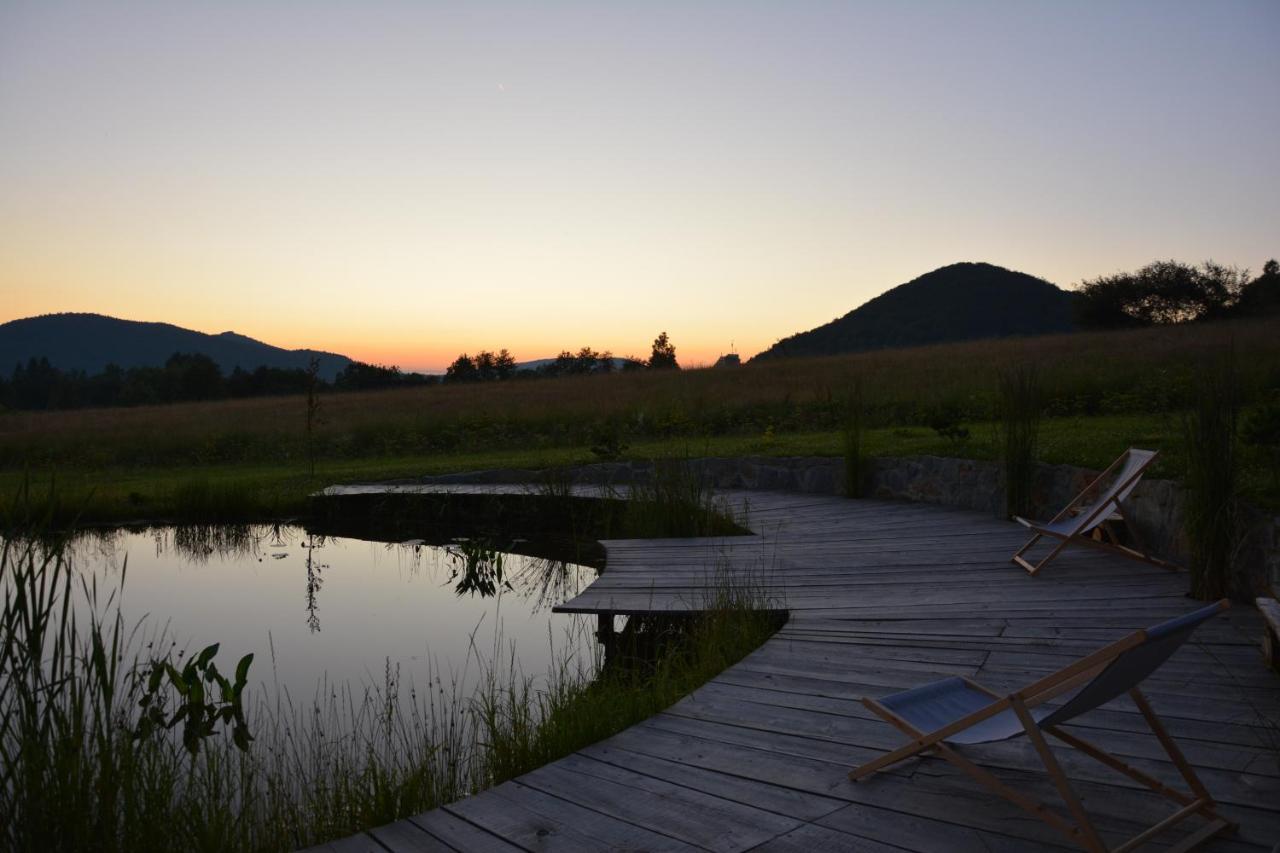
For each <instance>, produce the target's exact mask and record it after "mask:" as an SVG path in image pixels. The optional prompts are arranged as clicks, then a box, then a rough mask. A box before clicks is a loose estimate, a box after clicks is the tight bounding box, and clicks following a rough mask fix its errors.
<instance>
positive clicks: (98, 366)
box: [0, 314, 351, 381]
mask: <svg viewBox="0 0 1280 853" xmlns="http://www.w3.org/2000/svg"><path fill="white" fill-rule="evenodd" d="M175 352H181V353H201V354H204V355H207V356H209V357H210V358H212V359H213V360H214V361H215V362H217V364H218V366H219V367H221V368H222V370H223V372H224V373H230V372H231V371H233V370H234V369H235V368H236V367H240V368H242V369H244V370H249V371H251V370H253V369H254V368H257V367H262V366H265V367H275V368H282V369H287V370H291V369H295V368H302V369H305V368H306V367H307V362H308V361H309V360H310V358H311V356H312V355H316V356H318V357H319V359H320V376H321V377H322V378H324V379H326V380H330V381H332V380H333V378H334V377H335V376H337V375H338V373H339V372H340V371H341V370H342V369H343V368H344V367H346V366H347V365H348V364H350V363H351V359H349V358H347V357H346V356H344V355H336V354H334V353H328V352H316V351H313V350H287V349H281V348H280V347H273V346H271V345H270V344H264V343H263V342H262V341H258V340H254V339H253V338H249V337H246V336H244V335H239V334H236V333H235V332H223V333H222V334H219V335H206V334H204V333H203V332H196V331H193V330H191V329H183V328H181V327H179V326H171V325H169V324H168V323H140V322H136V321H134V320H118V319H116V318H115V317H105V316H103V315H101V314H45V315H43V316H40V317H27V318H26V319H22V320H13V321H10V322H8V323H3V324H0V372H3V373H6V374H7V373H8V371H10V370H12V369H13V367H14V365H16V364H18V363H19V362H22V363H25V362H26V361H27V360H28V359H31V358H36V359H39V358H42V357H43V358H47V359H48V360H49V363H50V364H51V365H53V366H54V367H56V368H59V369H61V370H83V371H85V372H86V373H91V374H92V373H98V372H101V370H102V369H103V368H104V367H106V366H107V365H108V364H115V365H118V366H119V367H122V368H126V369H127V368H130V367H160V366H163V365H164V363H165V360H166V359H168V358H169V356H171V355H173V354H174V353H175Z"/></svg>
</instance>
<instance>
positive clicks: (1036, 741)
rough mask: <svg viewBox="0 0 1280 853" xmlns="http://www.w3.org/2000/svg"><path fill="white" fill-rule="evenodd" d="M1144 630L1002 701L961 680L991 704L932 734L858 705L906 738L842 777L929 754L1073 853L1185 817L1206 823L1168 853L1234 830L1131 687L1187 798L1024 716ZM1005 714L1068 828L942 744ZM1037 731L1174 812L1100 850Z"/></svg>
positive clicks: (1143, 837)
mask: <svg viewBox="0 0 1280 853" xmlns="http://www.w3.org/2000/svg"><path fill="white" fill-rule="evenodd" d="M1229 606H1230V602H1228V601H1226V600H1224V601H1220V602H1219V603H1218V607H1219V609H1220V610H1226V609H1227V608H1228V607H1229ZM1146 639H1147V634H1146V631H1135V632H1134V633H1132V634H1130V635H1129V636H1127V637H1124V638H1123V639H1120V640H1117V641H1116V642H1114V643H1112V644H1110V645H1108V646H1105V647H1103V648H1101V649H1099V650H1098V651H1096V652H1094V653H1093V654H1091V655H1088V656H1086V657H1084V658H1081V659H1080V660H1078V661H1076V662H1075V663H1073V664H1071V665H1069V666H1067V667H1064V668H1063V669H1060V670H1058V671H1057V672H1055V673H1053V674H1052V675H1049V676H1046V677H1044V678H1042V679H1040V680H1039V681H1036V682H1034V683H1033V684H1031V685H1029V686H1028V687H1024V688H1023V689H1022V690H1019V691H1017V692H1015V693H1010V694H1009V695H1007V696H1001V695H1000V694H999V693H996V692H995V691H993V690H989V689H988V688H986V687H984V686H982V685H981V684H978V683H977V682H975V681H972V680H971V679H968V678H964V679H963V680H964V682H965V683H966V684H968V685H969V686H970V687H972V688H973V689H975V690H978V691H979V692H981V693H985V694H987V695H988V696H990V697H991V698H992V700H993V702H992V704H991V705H989V706H987V707H986V708H983V709H981V710H979V711H975V712H974V713H972V714H969V715H967V716H965V717H961V718H960V719H958V720H956V721H955V722H953V723H951V724H950V725H947V726H943V727H942V728H940V729H938V730H937V731H933V732H928V733H926V732H922V731H920V730H919V729H917V728H916V727H915V726H913V725H911V723H909V722H907V721H906V720H905V719H903V718H902V717H900V716H899V715H898V714H896V713H894V712H893V711H892V710H890V709H889V708H887V707H885V706H884V705H882V704H880V703H879V702H877V701H876V700H874V699H870V698H863V700H862V704H863V705H865V706H866V707H867V708H868V709H869V710H871V711H872V712H873V713H875V714H877V715H878V716H880V717H882V718H883V719H885V720H886V721H887V722H889V723H890V724H892V725H893V726H895V727H896V728H897V729H899V730H900V731H902V732H903V733H905V734H906V735H907V736H909V737H911V738H912V740H911V742H910V743H908V744H906V745H905V746H902V747H899V748H898V749H895V750H893V751H892V752H888V753H886V754H884V755H882V756H880V757H879V758H877V759H874V760H872V761H869V762H867V763H866V764H863V765H861V766H859V767H856V768H854V769H853V770H851V771H850V772H849V778H850V779H851V780H852V781H854V782H857V781H860V780H862V779H865V778H867V777H868V776H870V775H872V774H874V773H876V772H877V771H879V770H883V769H885V768H886V767H889V766H890V765H893V764H897V763H898V762H900V761H904V760H906V759H908V758H913V757H916V756H920V755H923V754H925V753H936V754H937V755H938V756H940V757H941V758H944V759H946V760H947V761H948V762H950V763H951V764H953V765H954V766H956V767H957V768H959V769H960V770H962V771H964V772H965V773H967V774H968V775H969V776H971V777H972V778H973V779H975V780H976V781H977V782H978V783H979V784H981V785H983V786H985V787H986V788H989V789H990V790H992V791H994V792H995V793H997V794H999V795H1000V796H1002V797H1004V798H1005V799H1007V800H1009V801H1010V802H1012V803H1014V804H1015V805H1017V806H1020V807H1021V808H1023V809H1025V810H1026V811H1028V812H1030V813H1031V814H1033V815H1035V816H1036V817H1037V818H1039V819H1040V820H1042V821H1044V822H1045V823H1046V824H1048V825H1049V826H1051V827H1053V828H1054V829H1056V830H1057V831H1059V832H1060V833H1062V834H1063V835H1065V836H1066V837H1067V838H1068V839H1070V840H1071V841H1073V842H1075V843H1076V844H1078V845H1079V846H1080V847H1082V848H1084V849H1085V850H1088V851H1091V853H1092V851H1099V853H1124V851H1129V850H1133V849H1134V848H1136V847H1138V846H1140V845H1142V844H1144V843H1146V842H1147V841H1149V840H1151V839H1152V838H1154V837H1155V836H1157V835H1159V834H1160V833H1161V832H1163V831H1165V830H1166V829H1168V828H1169V827H1171V826H1173V825H1174V824H1177V823H1179V822H1180V821H1182V820H1184V819H1185V818H1188V817H1191V816H1192V815H1197V814H1198V815H1200V816H1201V817H1203V818H1204V819H1205V820H1206V821H1207V823H1206V824H1205V825H1204V826H1203V827H1202V828H1201V829H1200V830H1198V831H1197V832H1195V833H1193V834H1191V835H1190V836H1187V837H1186V838H1184V839H1183V840H1182V841H1181V842H1180V843H1179V844H1177V845H1176V846H1174V847H1172V848H1170V850H1171V851H1178V853H1185V851H1189V850H1192V849H1194V848H1195V847H1198V846H1199V845H1201V844H1203V843H1204V842H1206V841H1208V840H1209V839H1210V838H1212V837H1213V836H1215V835H1217V834H1218V833H1220V832H1224V831H1232V832H1233V831H1235V829H1236V828H1237V827H1236V824H1234V823H1232V822H1231V821H1228V820H1227V819H1226V818H1224V817H1222V816H1221V815H1219V814H1218V813H1217V811H1216V810H1215V805H1216V804H1215V802H1214V800H1213V797H1212V796H1210V794H1209V791H1208V789H1206V788H1205V786H1204V783H1203V782H1201V781H1200V777H1199V776H1197V775H1196V772H1195V769H1194V768H1193V767H1192V766H1191V764H1190V762H1188V761H1187V759H1186V756H1184V755H1183V754H1182V750H1181V749H1179V748H1178V745H1177V743H1176V742H1174V740H1173V738H1172V736H1170V734H1169V732H1168V731H1167V730H1166V729H1165V727H1164V724H1163V723H1161V722H1160V718H1159V717H1158V716H1157V715H1156V712H1155V710H1154V709H1152V707H1151V705H1150V703H1148V702H1147V699H1146V697H1145V696H1144V695H1143V694H1142V691H1141V690H1139V689H1138V688H1136V687H1135V688H1133V689H1132V690H1130V691H1129V697H1130V698H1131V699H1132V700H1133V703H1134V704H1135V705H1136V706H1137V707H1138V711H1139V712H1141V714H1142V717H1143V719H1144V720H1146V723H1147V726H1148V727H1149V728H1150V729H1151V732H1152V733H1153V734H1154V735H1155V736H1156V739H1157V740H1159V742H1160V745H1161V746H1162V747H1163V748H1164V750H1165V753H1166V754H1167V755H1168V756H1169V760H1170V761H1171V762H1173V765H1174V766H1175V767H1177V768H1178V772H1179V774H1181V776H1182V778H1183V780H1184V781H1185V782H1186V784H1187V787H1188V788H1190V792H1183V791H1179V790H1177V789H1175V788H1170V787H1169V786H1168V785H1165V784H1164V783H1163V782H1161V781H1160V780H1158V779H1155V778H1154V777H1152V776H1150V775H1148V774H1146V773H1144V772H1142V771H1141V770H1138V769H1137V768H1136V767H1131V766H1129V765H1128V764H1126V763H1124V762H1123V761H1121V760H1120V759H1119V758H1116V757H1115V756H1114V755H1112V754H1110V753H1109V752H1106V751H1105V750H1104V749H1102V748H1101V747H1099V746H1097V745H1095V744H1092V743H1089V742H1088V741H1086V740H1083V739H1082V738H1080V737H1077V736H1076V735H1074V734H1071V733H1070V732H1067V731H1066V730H1064V729H1063V728H1062V727H1061V726H1057V725H1053V726H1045V727H1043V728H1042V727H1041V726H1040V725H1038V724H1037V723H1036V721H1035V720H1034V719H1033V718H1032V716H1031V714H1030V713H1029V709H1030V708H1034V707H1035V706H1037V705H1040V704H1042V703H1044V702H1047V701H1048V700H1050V699H1052V698H1054V697H1055V696H1060V695H1062V694H1063V693H1066V692H1068V691H1071V690H1074V689H1075V688H1077V687H1079V686H1081V685H1082V684H1085V683H1087V682H1089V681H1090V680H1092V679H1093V677H1094V676H1095V675H1097V674H1098V673H1099V672H1101V671H1102V670H1103V669H1104V668H1105V667H1106V666H1107V664H1109V663H1111V662H1112V661H1113V660H1115V659H1116V658H1117V657H1118V656H1119V655H1120V654H1122V653H1123V652H1125V651H1127V650H1129V649H1131V648H1133V647H1135V646H1139V645H1141V644H1142V643H1144V642H1146ZM1006 710H1012V711H1013V712H1014V713H1015V714H1016V715H1017V717H1018V720H1019V721H1020V722H1021V723H1022V726H1023V730H1024V731H1025V733H1026V735H1027V737H1028V738H1030V739H1031V743H1032V744H1033V745H1034V746H1035V750H1036V753H1037V755H1038V756H1039V758H1040V760H1041V761H1042V762H1043V764H1044V767H1045V770H1046V771H1047V772H1048V774H1049V778H1050V780H1051V781H1052V782H1053V785H1054V787H1055V788H1056V789H1057V791H1058V793H1059V795H1060V796H1061V797H1062V800H1063V802H1064V803H1065V804H1066V806H1067V810H1068V811H1069V812H1070V813H1071V816H1072V818H1073V819H1074V823H1073V822H1072V821H1071V820H1068V819H1066V818H1064V817H1063V816H1062V815H1060V814H1059V813H1058V812H1056V811H1054V810H1053V809H1051V808H1050V807H1049V806H1048V805H1046V804H1045V803H1043V802H1041V801H1040V800H1037V799H1035V798H1034V797H1032V796H1030V795H1028V794H1026V793H1024V792H1022V791H1019V790H1016V789H1014V788H1011V787H1009V786H1008V785H1007V784H1005V783H1004V782H1002V781H1000V779H998V778H997V777H996V776H995V775H994V774H992V773H991V772H990V771H987V770H985V769H983V768H981V767H979V766H978V765H976V764H974V763H973V762H972V761H970V760H969V759H968V758H966V757H965V756H963V755H962V754H960V752H958V751H957V750H956V749H955V748H954V747H952V746H950V745H948V744H947V743H946V739H947V738H948V737H950V736H952V735H954V734H956V733H958V732H960V731H963V730H964V729H967V728H969V727H970V726H973V725H975V724H976V723H980V722H982V721H983V720H985V719H987V718H989V717H993V716H995V715H996V714H999V713H1002V712H1004V711H1006ZM1044 732H1048V733H1049V734H1051V735H1053V736H1054V737H1055V738H1057V739H1058V740H1060V741H1062V742H1063V743H1065V744H1067V745H1068V746H1071V747H1074V748H1075V749H1078V750H1080V751H1081V752H1083V753H1084V754H1085V755H1088V756H1089V757H1091V758H1093V759H1096V760H1097V761H1099V762H1101V763H1102V764H1104V765H1106V766H1107V767H1110V768H1111V769H1112V770H1115V771H1116V772H1118V773H1121V774H1123V775H1125V776H1128V777H1129V778H1130V779H1133V780H1134V781H1136V782H1140V783H1142V784H1143V785H1146V786H1147V787H1148V788H1150V789H1151V790H1153V791H1155V792H1156V793H1158V794H1160V795H1162V796H1164V797H1166V798H1168V799H1169V800H1172V801H1173V802H1174V803H1175V804H1176V805H1177V806H1178V809H1177V811H1175V812H1173V813H1172V814H1171V815H1169V816H1168V817H1166V818H1164V819H1163V820H1161V821H1158V822H1157V823H1155V824H1153V825H1152V826H1150V827H1148V828H1147V829H1144V830H1143V831H1142V832H1139V833H1138V834H1137V835H1135V836H1133V837H1132V838H1130V839H1128V840H1127V841H1125V842H1123V843H1121V844H1120V845H1118V846H1116V847H1107V846H1106V844H1105V843H1104V842H1103V840H1102V838H1101V837H1100V836H1099V835H1098V831H1097V829H1096V828H1095V827H1094V825H1093V822H1092V821H1091V820H1090V819H1089V815H1088V814H1087V813H1086V812H1085V810H1084V806H1083V805H1082V804H1081V802H1080V798H1079V797H1078V796H1076V793H1075V791H1074V790H1073V789H1072V787H1071V783H1070V782H1069V781H1068V779H1067V776H1066V774H1065V773H1064V772H1063V770H1062V767H1061V765H1059V764H1058V761H1057V759H1056V758H1055V757H1054V755H1053V752H1052V751H1051V750H1050V748H1049V744H1048V741H1047V740H1046V739H1045V737H1044Z"/></svg>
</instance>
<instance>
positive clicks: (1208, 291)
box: [1076, 261, 1249, 329]
mask: <svg viewBox="0 0 1280 853" xmlns="http://www.w3.org/2000/svg"><path fill="white" fill-rule="evenodd" d="M1248 280H1249V272H1248V270H1241V269H1239V268H1237V267H1230V266H1224V265H1223V264H1217V263H1214V262H1213V261H1205V262H1204V263H1202V264H1200V266H1198V267H1197V266H1191V265H1190V264H1181V263H1178V262H1177V261H1156V262H1155V263H1151V264H1147V265H1146V266H1145V267H1143V268H1142V269H1140V270H1138V271H1137V272H1133V273H1118V274H1116V275H1111V276H1102V277H1100V278H1096V279H1093V280H1092V281H1085V282H1083V283H1082V285H1081V287H1080V290H1079V291H1078V296H1077V300H1076V320H1077V321H1078V322H1079V323H1080V325H1081V326H1085V327H1088V328H1095V329H1114V328H1125V327H1133V326H1155V325H1165V324H1170V323H1186V322H1190V321H1192V320H1208V319H1215V318H1218V317H1223V316H1226V315H1227V314H1228V313H1229V312H1230V310H1231V309H1232V307H1233V306H1234V305H1235V303H1236V301H1237V300H1239V298H1240V294H1241V292H1242V291H1243V290H1244V287H1245V283H1246V282H1247V281H1248Z"/></svg>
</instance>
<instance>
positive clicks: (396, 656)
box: [68, 525, 595, 696]
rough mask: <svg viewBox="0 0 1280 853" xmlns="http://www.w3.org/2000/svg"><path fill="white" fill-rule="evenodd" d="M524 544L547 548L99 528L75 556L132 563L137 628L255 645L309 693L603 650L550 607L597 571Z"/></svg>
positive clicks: (245, 530) (75, 559)
mask: <svg viewBox="0 0 1280 853" xmlns="http://www.w3.org/2000/svg"><path fill="white" fill-rule="evenodd" d="M521 551H524V552H534V553H538V552H543V553H545V549H544V548H542V547H540V546H539V545H538V544H537V543H530V542H521V541H517V542H494V541H491V540H482V539H474V538H471V539H454V540H451V541H445V542H442V543H440V544H438V545H437V544H430V543H428V542H425V541H423V540H409V541H406V542H395V543H387V542H367V541H363V540H359V539H353V538H347V537H333V536H327V535H322V534H319V533H312V532H308V531H307V530H305V529H303V528H301V527H297V526H291V525H200V526H183V527H160V528H136V529H121V530H113V531H94V532H91V533H86V534H84V535H82V536H80V537H78V538H77V539H76V540H74V541H73V542H72V544H71V546H70V548H69V550H68V554H69V557H70V561H71V563H72V565H73V566H74V567H75V568H76V569H77V570H78V571H80V572H82V574H83V576H84V577H85V579H86V580H96V581H97V583H98V584H99V586H102V585H104V584H105V585H106V586H107V588H114V587H115V586H117V585H118V584H119V582H120V579H121V577H122V576H123V575H124V569H125V566H126V565H127V567H128V571H127V576H128V579H127V584H126V586H125V589H124V592H123V597H122V599H121V601H122V610H123V612H124V616H125V619H126V623H129V624H132V623H135V622H139V621H142V620H144V619H145V620H146V621H147V623H148V625H149V626H167V628H166V629H164V630H165V631H167V634H168V639H171V640H174V641H176V642H177V643H178V645H179V647H188V648H194V647H198V646H203V645H208V644H210V643H213V642H221V643H223V646H224V649H225V650H226V651H225V654H226V655H227V656H228V657H231V656H239V655H242V654H247V653H249V652H254V653H256V654H258V660H260V661H268V660H271V661H273V662H274V663H273V664H269V665H268V666H266V667H263V668H262V669H259V670H258V671H257V676H258V677H259V678H262V679H265V680H267V681H268V682H270V681H272V680H274V681H275V682H276V683H277V684H279V685H281V686H284V687H286V688H287V689H289V690H290V691H292V692H293V694H294V695H301V696H306V695H309V694H310V693H312V692H313V691H314V689H315V685H316V684H317V683H318V682H319V680H320V679H321V678H323V677H324V676H326V675H327V677H328V679H329V681H330V682H331V683H332V682H335V681H336V682H341V681H344V680H347V681H354V682H359V681H365V682H368V681H374V682H376V681H378V680H379V676H378V675H377V674H378V673H382V672H384V671H385V669H386V666H387V662H388V660H390V661H391V662H392V664H395V663H400V664H403V665H404V666H405V668H406V670H407V672H408V673H409V674H412V673H413V672H414V671H415V669H416V670H417V671H419V672H423V673H424V677H423V682H424V683H425V670H426V669H429V668H431V667H433V666H434V667H437V669H436V671H437V672H444V673H450V672H455V673H458V674H459V680H460V681H466V679H467V676H466V674H465V672H466V670H467V669H468V667H469V666H470V667H472V668H473V669H474V664H473V663H472V662H471V661H472V660H473V658H474V657H475V656H476V654H477V651H476V650H477V647H479V648H480V649H482V650H484V653H485V654H486V655H489V654H490V650H500V651H501V654H502V655H503V656H509V649H510V648H511V647H512V646H514V647H515V648H516V650H517V663H518V664H519V665H520V666H521V668H522V669H523V670H524V671H525V672H527V673H530V674H535V673H539V672H542V671H545V668H546V667H547V666H548V665H550V663H551V662H552V660H553V659H555V657H556V654H553V649H552V646H553V645H554V646H556V649H557V651H563V650H564V647H565V645H566V644H570V645H572V646H573V647H574V649H575V650H580V651H581V653H582V655H583V656H584V657H586V658H590V657H591V654H592V652H593V650H594V645H593V644H592V643H591V641H590V635H589V632H588V631H585V630H579V628H578V625H577V620H576V619H575V617H569V616H564V615H559V614H553V613H551V612H550V609H551V607H552V606H554V605H555V604H558V603H560V602H562V601H565V600H567V599H568V598H570V597H572V596H573V595H575V594H577V593H578V592H580V591H581V590H582V589H583V588H584V587H585V586H586V585H587V584H589V583H590V582H591V580H592V579H593V578H594V576H595V572H594V570H592V569H590V568H587V567H584V566H581V565H576V564H574V563H571V562H567V561H565V560H563V559H553V558H546V557H530V556H524V555H523V554H521V553H520V552H521ZM299 603H301V604H302V608H301V611H302V612H301V615H299V610H300V608H299ZM149 630H154V627H153V628H151V629H149ZM571 635H572V636H571ZM490 637H492V638H493V639H492V641H490V640H489V639H488V638H490ZM271 667H274V669H272V668H271Z"/></svg>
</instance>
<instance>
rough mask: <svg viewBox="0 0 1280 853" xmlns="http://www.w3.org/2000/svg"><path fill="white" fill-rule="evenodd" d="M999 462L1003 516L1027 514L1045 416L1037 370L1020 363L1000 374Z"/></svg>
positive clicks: (1029, 508)
mask: <svg viewBox="0 0 1280 853" xmlns="http://www.w3.org/2000/svg"><path fill="white" fill-rule="evenodd" d="M999 387H1000V422H999V426H1000V439H1001V441H1000V445H1001V452H1000V459H1001V463H1002V466H1003V473H1004V496H1005V514H1006V515H1009V516H1014V515H1029V514H1030V512H1031V491H1032V484H1033V482H1034V480H1035V466H1036V446H1037V443H1038V441H1039V437H1040V419H1041V416H1042V415H1043V413H1044V391H1043V385H1042V381H1041V377H1040V371H1039V369H1038V368H1037V367H1036V366H1035V365H1034V364H1032V363H1028V362H1020V363H1017V364H1014V365H1013V366H1010V367H1006V368H1004V369H1003V370H1001V371H1000V374H999Z"/></svg>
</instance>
